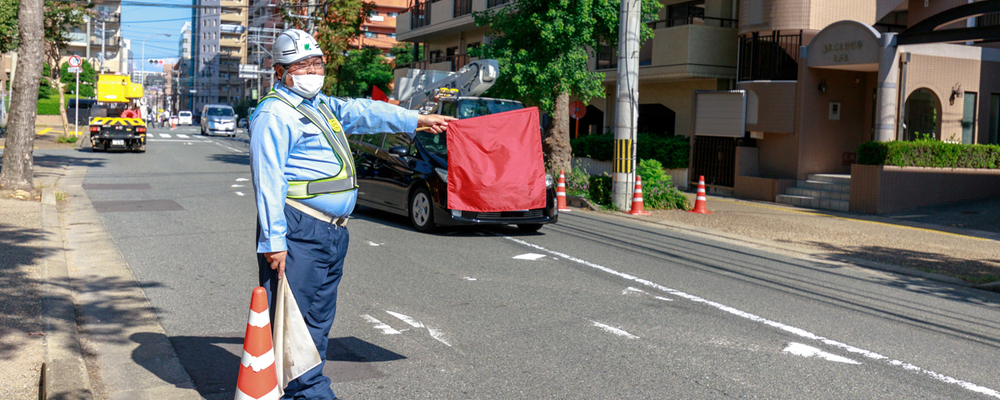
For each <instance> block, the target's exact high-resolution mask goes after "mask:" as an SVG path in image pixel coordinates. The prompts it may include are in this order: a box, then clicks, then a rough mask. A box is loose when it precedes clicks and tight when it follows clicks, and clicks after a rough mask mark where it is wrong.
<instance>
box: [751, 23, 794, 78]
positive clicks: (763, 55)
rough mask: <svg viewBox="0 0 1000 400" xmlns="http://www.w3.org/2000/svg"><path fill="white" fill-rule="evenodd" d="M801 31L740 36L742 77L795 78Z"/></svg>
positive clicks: (755, 33) (756, 33)
mask: <svg viewBox="0 0 1000 400" xmlns="http://www.w3.org/2000/svg"><path fill="white" fill-rule="evenodd" d="M801 45H802V31H799V32H797V33H794V34H784V35H783V34H781V32H780V31H774V32H771V33H770V34H764V35H761V34H760V32H754V33H752V34H750V35H743V36H741V37H740V50H739V60H738V63H739V66H740V68H739V71H737V75H738V76H737V79H738V80H740V81H759V80H775V81H778V80H781V81H794V80H797V79H798V73H799V46H801Z"/></svg>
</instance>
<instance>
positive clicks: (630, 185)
mask: <svg viewBox="0 0 1000 400" xmlns="http://www.w3.org/2000/svg"><path fill="white" fill-rule="evenodd" d="M641 4H642V3H641V0H622V6H621V23H620V26H619V33H618V94H617V106H616V107H615V153H614V176H613V178H612V179H613V183H612V202H613V203H614V205H615V208H616V209H618V210H622V211H624V210H628V208H629V206H631V201H632V194H633V193H632V192H633V190H634V189H635V186H634V185H635V154H636V150H635V149H636V135H635V126H636V123H637V122H638V120H639V88H638V86H639V32H640V30H639V14H640V11H641Z"/></svg>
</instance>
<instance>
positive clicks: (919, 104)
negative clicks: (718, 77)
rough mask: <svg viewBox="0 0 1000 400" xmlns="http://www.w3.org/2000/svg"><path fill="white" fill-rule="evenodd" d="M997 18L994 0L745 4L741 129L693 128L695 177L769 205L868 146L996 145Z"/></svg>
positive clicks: (751, 0)
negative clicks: (918, 141) (923, 140)
mask: <svg viewBox="0 0 1000 400" xmlns="http://www.w3.org/2000/svg"><path fill="white" fill-rule="evenodd" d="M998 16H1000V2H996V1H974V2H970V1H968V0H878V1H871V0H839V1H826V0H740V7H739V35H740V39H739V69H738V77H737V82H736V85H735V87H736V89H739V90H742V91H743V92H742V93H744V94H745V104H746V106H745V111H744V115H743V117H744V120H745V125H743V126H741V127H738V128H739V129H736V130H732V131H735V132H737V135H736V136H738V137H725V136H724V135H720V134H718V133H717V132H711V129H709V128H707V127H706V128H705V129H702V128H700V127H699V126H698V124H697V123H695V124H694V131H695V132H694V133H695V139H694V140H693V141H692V143H693V145H694V146H693V147H694V150H693V152H692V154H693V156H694V157H693V159H692V169H693V171H692V172H693V173H692V175H694V176H697V175H699V174H704V175H706V180H708V181H709V183H710V184H713V185H715V186H717V187H719V188H730V189H732V190H733V191H734V193H735V194H736V195H737V196H740V197H747V198H757V199H762V200H767V201H775V199H776V197H778V196H779V195H782V194H783V191H784V189H785V188H786V187H789V185H794V184H795V182H796V181H802V180H806V179H808V177H810V176H813V174H849V173H850V171H851V164H853V163H855V162H856V157H857V155H856V151H857V148H858V146H859V145H861V144H862V143H864V142H866V141H871V140H877V141H893V140H913V139H914V138H917V137H933V138H936V139H939V140H943V141H951V142H957V143H997V125H998V124H1000V120H998V118H1000V76H998V74H996V71H1000V50H998V49H996V48H995V47H996V45H997V43H996V41H997V40H998V39H1000V27H997V26H996V25H998V22H1000V18H998ZM706 104H710V103H706ZM694 110H695V111H694V112H695V113H704V116H705V117H706V118H716V119H718V118H725V116H723V115H720V113H719V112H713V111H712V110H709V109H707V108H705V109H699V105H698V103H697V102H696V104H695V106H694ZM733 121H735V119H733ZM718 160H723V161H722V162H723V163H728V167H726V166H725V165H722V163H720V161H718ZM734 170H735V172H734ZM842 208H844V209H846V204H844V205H843V207H842Z"/></svg>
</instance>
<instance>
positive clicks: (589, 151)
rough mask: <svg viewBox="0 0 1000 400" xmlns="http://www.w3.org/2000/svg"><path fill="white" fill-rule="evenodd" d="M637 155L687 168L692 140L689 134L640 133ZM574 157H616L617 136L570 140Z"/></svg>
mask: <svg viewBox="0 0 1000 400" xmlns="http://www.w3.org/2000/svg"><path fill="white" fill-rule="evenodd" d="M636 140H637V141H638V146H639V147H638V148H637V150H636V153H637V154H636V157H638V158H639V159H640V160H647V159H651V160H657V161H659V162H660V163H661V164H663V167H664V168H668V169H676V168H687V167H688V159H689V154H690V153H689V148H690V140H689V139H688V137H687V136H673V137H661V136H655V135H652V134H645V133H640V134H639V135H638V137H637V138H636ZM569 143H570V146H572V147H573V156H574V157H587V158H592V159H594V160H598V161H611V160H612V159H613V158H614V149H615V136H614V135H612V134H604V135H587V136H583V137H580V138H576V139H573V140H570V142H569Z"/></svg>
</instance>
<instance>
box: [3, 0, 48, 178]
mask: <svg viewBox="0 0 1000 400" xmlns="http://www.w3.org/2000/svg"><path fill="white" fill-rule="evenodd" d="M42 7H43V1H42V0H21V5H20V7H19V9H18V30H19V37H20V41H21V45H20V48H19V49H18V51H17V54H18V57H17V70H18V72H20V74H17V77H16V78H15V79H16V80H15V81H14V84H13V86H12V88H13V90H12V98H11V107H10V123H9V124H8V125H7V128H8V129H7V141H6V143H5V144H4V147H5V148H4V154H3V169H2V170H0V189H5V190H16V189H21V190H32V189H33V188H34V182H33V175H34V159H33V155H32V152H33V148H34V145H35V117H36V116H37V114H38V84H39V80H40V79H41V77H42V63H43V62H44V61H45V56H44V54H43V51H44V49H45V39H44V30H43V26H42V20H43V18H42V17H43V15H42V12H43V8H42Z"/></svg>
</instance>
